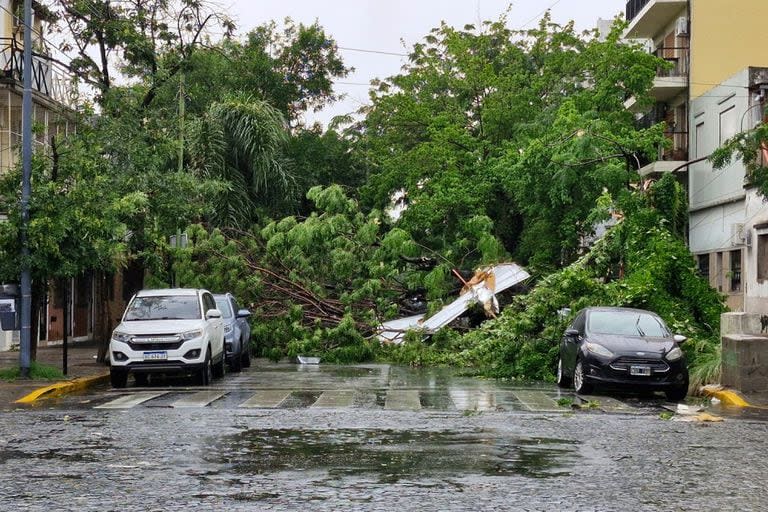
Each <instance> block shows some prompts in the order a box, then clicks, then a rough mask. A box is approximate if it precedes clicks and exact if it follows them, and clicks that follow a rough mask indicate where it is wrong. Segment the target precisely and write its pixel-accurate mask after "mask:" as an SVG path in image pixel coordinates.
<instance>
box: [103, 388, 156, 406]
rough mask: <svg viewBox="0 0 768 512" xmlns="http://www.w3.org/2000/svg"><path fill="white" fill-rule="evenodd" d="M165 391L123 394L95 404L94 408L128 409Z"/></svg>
mask: <svg viewBox="0 0 768 512" xmlns="http://www.w3.org/2000/svg"><path fill="white" fill-rule="evenodd" d="M165 393H166V392H165V391H162V392H160V393H151V392H145V393H134V394H132V395H125V396H121V397H120V398H116V399H114V400H112V401H111V402H107V403H105V404H101V405H97V406H96V407H95V409H130V408H131V407H135V406H137V405H139V404H142V403H144V402H147V401H149V400H152V399H153V398H157V397H159V396H163V395H164V394H165Z"/></svg>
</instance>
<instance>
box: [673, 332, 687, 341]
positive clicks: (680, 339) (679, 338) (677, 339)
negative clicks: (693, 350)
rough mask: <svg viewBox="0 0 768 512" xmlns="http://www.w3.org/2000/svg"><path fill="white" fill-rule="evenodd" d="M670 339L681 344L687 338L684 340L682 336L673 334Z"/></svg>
mask: <svg viewBox="0 0 768 512" xmlns="http://www.w3.org/2000/svg"><path fill="white" fill-rule="evenodd" d="M672 339H673V340H675V343H682V342H684V341H685V340H687V339H688V338H686V337H685V336H683V335H682V334H675V335H674V336H672Z"/></svg>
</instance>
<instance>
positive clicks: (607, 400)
mask: <svg viewBox="0 0 768 512" xmlns="http://www.w3.org/2000/svg"><path fill="white" fill-rule="evenodd" d="M578 397H579V398H580V399H581V400H582V401H584V402H591V403H593V404H595V408H597V409H600V410H602V411H605V412H616V413H621V414H643V411H642V410H639V409H636V408H634V407H631V406H629V405H627V404H625V403H624V402H622V401H620V400H616V399H615V398H611V397H609V396H603V395H600V396H592V395H578Z"/></svg>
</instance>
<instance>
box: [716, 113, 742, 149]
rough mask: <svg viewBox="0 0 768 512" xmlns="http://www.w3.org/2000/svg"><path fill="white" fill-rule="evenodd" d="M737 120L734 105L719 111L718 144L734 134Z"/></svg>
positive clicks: (736, 128)
mask: <svg viewBox="0 0 768 512" xmlns="http://www.w3.org/2000/svg"><path fill="white" fill-rule="evenodd" d="M737 122H738V119H737V118H736V107H733V106H732V107H730V108H729V109H727V110H723V111H722V112H720V145H722V144H723V142H725V141H726V140H728V139H730V138H731V137H733V136H734V135H736V131H737V130H738V126H737V125H736V123H737Z"/></svg>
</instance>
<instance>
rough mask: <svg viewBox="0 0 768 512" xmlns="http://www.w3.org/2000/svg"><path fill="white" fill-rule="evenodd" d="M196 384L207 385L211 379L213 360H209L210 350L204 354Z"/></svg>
mask: <svg viewBox="0 0 768 512" xmlns="http://www.w3.org/2000/svg"><path fill="white" fill-rule="evenodd" d="M197 380H198V384H200V385H201V386H207V385H209V384H210V383H211V382H212V381H213V362H212V361H211V351H210V350H208V354H207V355H206V356H205V364H204V365H203V367H202V368H201V369H200V373H198V375H197Z"/></svg>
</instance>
